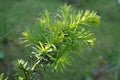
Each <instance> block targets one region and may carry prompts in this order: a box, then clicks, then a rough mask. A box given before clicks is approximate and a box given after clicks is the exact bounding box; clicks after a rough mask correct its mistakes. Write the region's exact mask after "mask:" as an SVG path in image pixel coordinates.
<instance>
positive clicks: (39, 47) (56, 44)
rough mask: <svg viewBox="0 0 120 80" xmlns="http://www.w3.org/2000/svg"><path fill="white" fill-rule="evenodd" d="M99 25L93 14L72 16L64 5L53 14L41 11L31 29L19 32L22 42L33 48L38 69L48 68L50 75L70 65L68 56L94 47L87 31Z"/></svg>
mask: <svg viewBox="0 0 120 80" xmlns="http://www.w3.org/2000/svg"><path fill="white" fill-rule="evenodd" d="M99 22H100V17H99V16H98V15H97V14H96V12H90V10H86V11H85V12H83V11H78V12H76V11H74V10H73V8H72V7H71V6H68V5H64V6H63V7H61V8H59V9H58V10H57V11H56V12H55V13H51V12H48V10H44V11H43V13H41V14H40V16H39V18H37V20H36V22H35V24H34V26H31V27H29V28H27V29H26V31H25V32H23V35H24V41H23V42H27V43H28V44H27V46H32V47H33V54H34V56H35V57H36V59H37V60H40V64H41V65H47V66H52V68H53V71H54V70H59V69H60V70H62V71H63V68H64V67H65V65H66V64H68V65H69V64H70V63H71V54H77V53H76V51H78V50H82V48H83V45H90V46H92V45H93V44H94V41H95V37H94V34H93V33H91V32H90V31H89V30H88V28H87V27H89V26H95V25H97V24H99Z"/></svg>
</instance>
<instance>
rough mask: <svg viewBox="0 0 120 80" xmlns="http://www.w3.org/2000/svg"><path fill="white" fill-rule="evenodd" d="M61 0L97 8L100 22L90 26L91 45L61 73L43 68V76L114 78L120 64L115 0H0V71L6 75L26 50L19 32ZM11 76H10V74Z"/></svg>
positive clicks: (51, 79) (119, 9)
mask: <svg viewBox="0 0 120 80" xmlns="http://www.w3.org/2000/svg"><path fill="white" fill-rule="evenodd" d="M64 3H67V4H70V5H72V6H73V7H74V8H75V9H76V10H86V9H90V10H91V11H93V10H94V11H97V13H98V15H99V16H101V24H100V25H99V26H98V27H94V28H92V29H91V31H92V32H94V33H95V36H96V38H97V40H96V42H95V46H94V47H92V48H91V49H86V50H84V51H83V53H82V54H81V55H80V56H74V57H75V61H73V63H72V65H71V66H67V67H66V69H65V71H64V73H52V72H51V71H50V70H46V71H45V72H43V75H44V79H45V80H117V77H118V73H119V72H120V71H119V67H120V36H119V35H120V5H119V4H118V3H117V0H109V1H108V0H0V73H2V72H5V73H6V74H7V75H9V76H10V77H11V76H12V74H11V73H13V67H14V64H15V62H16V60H17V59H19V58H26V57H27V56H28V54H29V50H27V48H24V45H21V44H20V39H19V38H20V37H21V32H22V31H24V29H25V28H26V27H27V26H30V25H32V24H33V23H34V21H35V20H36V18H37V17H38V15H39V13H40V12H41V11H42V10H43V9H45V8H46V9H48V10H49V11H52V12H54V10H56V9H57V8H59V7H60V6H62V5H63V4H64ZM11 80H13V79H12V77H11Z"/></svg>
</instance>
